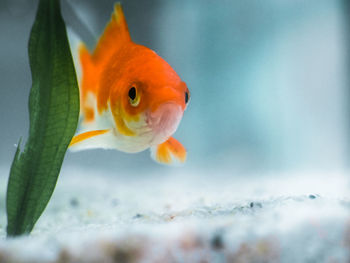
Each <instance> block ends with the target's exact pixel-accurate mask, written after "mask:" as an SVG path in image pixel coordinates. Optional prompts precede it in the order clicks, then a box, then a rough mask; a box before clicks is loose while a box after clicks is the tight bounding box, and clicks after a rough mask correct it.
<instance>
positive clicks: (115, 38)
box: [92, 3, 131, 64]
mask: <svg viewBox="0 0 350 263" xmlns="http://www.w3.org/2000/svg"><path fill="white" fill-rule="evenodd" d="M130 42H131V37H130V34H129V30H128V25H127V23H126V20H125V17H124V13H123V9H122V6H121V4H120V3H116V4H115V5H114V12H113V14H112V17H111V20H110V21H109V23H108V24H107V26H106V28H105V30H104V32H103V34H102V36H101V37H100V39H99V41H98V43H97V46H96V49H95V51H94V53H93V55H92V60H93V62H94V63H98V64H99V63H101V62H102V63H103V61H105V60H107V59H108V58H110V56H111V55H112V54H114V53H115V51H117V50H119V49H120V48H122V47H123V46H126V45H128V44H129V43H130Z"/></svg>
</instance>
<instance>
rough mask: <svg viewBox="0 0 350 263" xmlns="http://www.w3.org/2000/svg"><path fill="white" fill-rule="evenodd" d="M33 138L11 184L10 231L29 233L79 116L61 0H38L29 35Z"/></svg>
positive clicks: (10, 233)
mask: <svg viewBox="0 0 350 263" xmlns="http://www.w3.org/2000/svg"><path fill="white" fill-rule="evenodd" d="M28 52H29V60H30V68H31V72H32V88H31V91H30V96H29V118H30V128H29V137H28V140H27V142H26V145H25V147H24V150H23V152H21V150H20V145H19V146H18V148H17V151H16V154H15V157H14V160H13V163H12V167H11V171H10V178H9V182H8V188H7V200H6V209H7V219H8V225H7V235H8V236H16V235H20V234H23V233H30V232H31V231H32V229H33V227H34V225H35V223H36V222H37V220H38V219H39V217H40V215H41V214H42V212H43V211H44V209H45V207H46V205H47V203H48V202H49V200H50V198H51V195H52V193H53V191H54V188H55V185H56V182H57V178H58V175H59V172H60V169H61V165H62V162H63V159H64V155H65V152H66V150H67V147H68V145H69V143H70V141H71V139H72V137H73V135H74V132H75V130H76V127H77V123H78V118H79V90H78V84H77V80H76V74H75V69H74V65H73V60H72V56H71V52H70V48H69V44H68V39H67V33H66V28H65V24H64V21H63V19H62V16H61V11H60V4H59V0H40V2H39V7H38V11H37V14H36V19H35V22H34V25H33V27H32V31H31V34H30V39H29V47H28Z"/></svg>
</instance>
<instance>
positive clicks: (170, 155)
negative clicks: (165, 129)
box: [151, 137, 187, 165]
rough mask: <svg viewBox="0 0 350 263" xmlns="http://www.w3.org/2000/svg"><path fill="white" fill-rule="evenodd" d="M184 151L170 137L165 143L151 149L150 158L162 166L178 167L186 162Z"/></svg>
mask: <svg viewBox="0 0 350 263" xmlns="http://www.w3.org/2000/svg"><path fill="white" fill-rule="evenodd" d="M186 155H187V152H186V149H185V147H183V146H182V144H181V143H180V142H179V141H177V140H176V139H174V138H173V137H170V138H169V139H168V140H167V141H165V142H163V143H162V144H159V145H157V146H154V147H152V148H151V156H152V158H153V159H154V160H155V161H157V162H159V163H162V164H168V165H179V164H183V163H184V162H185V161H186Z"/></svg>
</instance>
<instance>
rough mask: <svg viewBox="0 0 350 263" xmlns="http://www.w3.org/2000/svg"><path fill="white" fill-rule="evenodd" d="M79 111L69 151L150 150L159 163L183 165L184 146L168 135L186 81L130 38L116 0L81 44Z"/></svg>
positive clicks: (182, 103)
mask: <svg viewBox="0 0 350 263" xmlns="http://www.w3.org/2000/svg"><path fill="white" fill-rule="evenodd" d="M79 58H80V65H81V69H82V76H81V79H80V85H79V90H80V116H81V121H80V124H79V128H78V130H79V131H80V132H78V134H77V135H75V136H74V137H73V139H72V141H71V143H70V146H69V147H70V148H71V149H72V150H85V149H92V148H103V149H116V150H119V151H122V152H126V153H137V152H141V151H144V150H146V149H150V152H151V157H152V158H153V159H154V160H155V161H157V162H159V163H162V164H182V163H184V162H185V160H186V156H187V152H186V149H185V147H184V146H183V145H182V144H181V143H180V142H179V141H178V140H176V139H175V138H173V137H172V135H173V134H174V133H175V131H176V130H177V128H178V126H179V123H180V121H181V119H182V117H183V114H184V111H185V109H186V108H187V105H188V102H189V100H190V92H189V90H188V88H187V85H186V83H185V82H184V81H182V79H181V78H180V77H179V76H178V74H177V73H176V72H175V70H174V69H173V68H172V67H171V66H170V65H169V64H168V63H167V62H166V61H165V60H164V59H163V58H161V57H160V56H159V55H157V54H156V52H154V51H153V50H151V49H149V48H147V47H145V46H142V45H139V44H136V43H134V42H133V41H132V39H131V36H130V33H129V29H128V25H127V23H126V19H125V16H124V13H123V10H122V7H121V4H120V3H117V4H115V6H114V12H113V14H112V17H111V19H110V21H109V23H108V24H107V25H106V27H105V29H104V32H103V34H102V35H101V37H100V38H99V40H98V41H97V44H96V47H95V50H94V51H93V52H91V53H90V51H89V50H88V49H87V47H86V46H85V45H84V44H80V47H79Z"/></svg>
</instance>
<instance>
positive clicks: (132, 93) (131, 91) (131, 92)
mask: <svg viewBox="0 0 350 263" xmlns="http://www.w3.org/2000/svg"><path fill="white" fill-rule="evenodd" d="M128 95H129V98H130V99H131V100H134V99H135V98H136V89H135V87H131V89H129V94H128Z"/></svg>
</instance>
